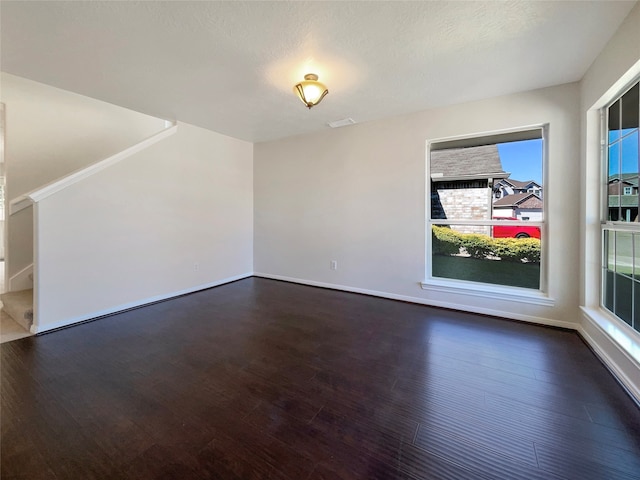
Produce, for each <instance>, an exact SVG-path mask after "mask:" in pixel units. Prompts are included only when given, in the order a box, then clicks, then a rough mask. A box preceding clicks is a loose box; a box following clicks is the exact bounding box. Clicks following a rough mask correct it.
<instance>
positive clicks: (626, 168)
mask: <svg viewBox="0 0 640 480" xmlns="http://www.w3.org/2000/svg"><path fill="white" fill-rule="evenodd" d="M629 132H631V129H629V130H622V135H623V138H622V140H621V141H620V142H617V143H614V144H613V145H611V146H610V147H609V175H615V174H617V173H620V165H619V164H618V162H617V161H616V159H617V158H618V157H619V156H620V148H622V173H635V172H637V171H638V131H637V130H636V131H635V132H633V133H632V134H631V135H628V133H629ZM616 133H617V132H616ZM624 135H626V136H624ZM614 138H616V137H615V136H614V133H613V132H611V133H610V134H609V141H612V140H613V139H614Z"/></svg>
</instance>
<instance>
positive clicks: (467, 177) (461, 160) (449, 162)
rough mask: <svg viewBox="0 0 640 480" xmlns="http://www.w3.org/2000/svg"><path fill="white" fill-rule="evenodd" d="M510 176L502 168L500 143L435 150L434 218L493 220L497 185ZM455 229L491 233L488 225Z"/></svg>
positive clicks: (466, 231)
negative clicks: (492, 206)
mask: <svg viewBox="0 0 640 480" xmlns="http://www.w3.org/2000/svg"><path fill="white" fill-rule="evenodd" d="M508 176H509V173H508V172H505V171H504V170H503V169H502V162H501V161H500V155H499V154H498V147H497V146H496V145H482V146H479V147H464V148H447V149H442V150H433V151H431V215H432V218H439V219H450V220H452V219H455V220H487V219H491V216H492V208H491V201H492V192H493V184H494V182H495V181H496V180H503V179H505V178H507V177H508ZM452 228H455V229H456V230H458V231H461V232H465V233H472V232H473V233H485V234H487V235H488V234H490V232H488V231H487V230H488V227H472V226H452Z"/></svg>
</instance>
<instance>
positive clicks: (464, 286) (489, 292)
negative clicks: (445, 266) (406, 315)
mask: <svg viewBox="0 0 640 480" xmlns="http://www.w3.org/2000/svg"><path fill="white" fill-rule="evenodd" d="M421 286H422V289H423V290H429V291H432V292H438V293H447V294H454V295H465V296H468V295H472V296H474V297H481V298H487V299H490V300H499V301H509V302H519V303H530V304H533V305H542V306H545V307H553V306H554V305H555V303H556V301H555V300H554V299H553V298H550V297H548V296H547V295H546V294H545V293H543V292H541V291H539V290H530V289H528V288H520V287H503V286H499V285H488V284H486V283H482V284H481V283H473V282H465V281H463V280H458V281H456V280H443V279H434V278H431V279H428V280H425V281H424V282H422V283H421Z"/></svg>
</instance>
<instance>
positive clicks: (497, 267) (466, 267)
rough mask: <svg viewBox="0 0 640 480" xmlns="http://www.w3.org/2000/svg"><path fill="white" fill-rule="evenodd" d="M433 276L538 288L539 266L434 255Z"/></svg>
mask: <svg viewBox="0 0 640 480" xmlns="http://www.w3.org/2000/svg"><path fill="white" fill-rule="evenodd" d="M432 258H433V276H434V277H444V278H455V279H456V280H468V281H471V282H483V283H494V284H497V285H508V286H511V287H524V288H534V289H536V290H537V289H539V288H540V265H539V264H537V263H512V262H503V261H500V260H479V259H476V258H470V257H449V256H445V255H434V256H433V257H432Z"/></svg>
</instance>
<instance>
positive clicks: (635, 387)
mask: <svg viewBox="0 0 640 480" xmlns="http://www.w3.org/2000/svg"><path fill="white" fill-rule="evenodd" d="M580 309H581V310H582V319H583V321H584V322H587V323H588V324H590V325H591V326H593V327H595V329H596V330H597V331H598V332H599V333H601V334H602V338H603V339H604V340H605V341H607V345H606V346H603V345H602V342H598V341H596V340H595V339H594V338H593V337H591V335H589V333H588V332H587V330H586V329H585V328H584V326H583V325H579V327H578V332H579V333H580V335H582V337H583V338H584V339H585V341H586V342H587V343H588V344H589V346H590V347H591V348H592V349H593V350H594V351H595V352H596V354H597V355H598V357H599V358H600V360H601V361H602V362H603V363H604V364H605V365H606V366H607V367H608V368H609V370H610V371H611V372H612V373H613V374H614V375H615V376H616V377H617V379H618V381H620V383H622V384H623V385H624V387H625V388H626V389H627V390H628V391H629V394H630V395H632V396H633V397H634V398H635V400H636V402H638V403H639V404H640V384H636V383H635V382H634V381H633V380H632V379H631V378H629V375H627V373H626V372H625V370H624V368H623V367H621V366H620V365H619V363H618V362H616V361H615V360H614V358H613V357H612V356H611V354H610V353H608V352H607V350H613V351H614V352H617V353H619V354H620V355H621V356H622V357H623V358H625V359H626V360H628V361H629V363H630V364H631V365H632V366H634V367H636V368H638V369H640V363H639V361H638V360H636V359H634V358H633V357H632V356H631V355H630V354H629V352H627V351H626V350H625V349H624V348H622V347H621V346H620V344H619V343H618V342H617V341H616V340H614V339H613V338H612V337H611V334H610V333H608V332H607V331H606V330H605V328H603V326H602V324H601V321H604V322H607V319H605V318H604V317H603V316H602V315H601V314H600V312H598V311H597V310H595V309H591V308H586V307H580ZM603 347H606V348H603Z"/></svg>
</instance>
